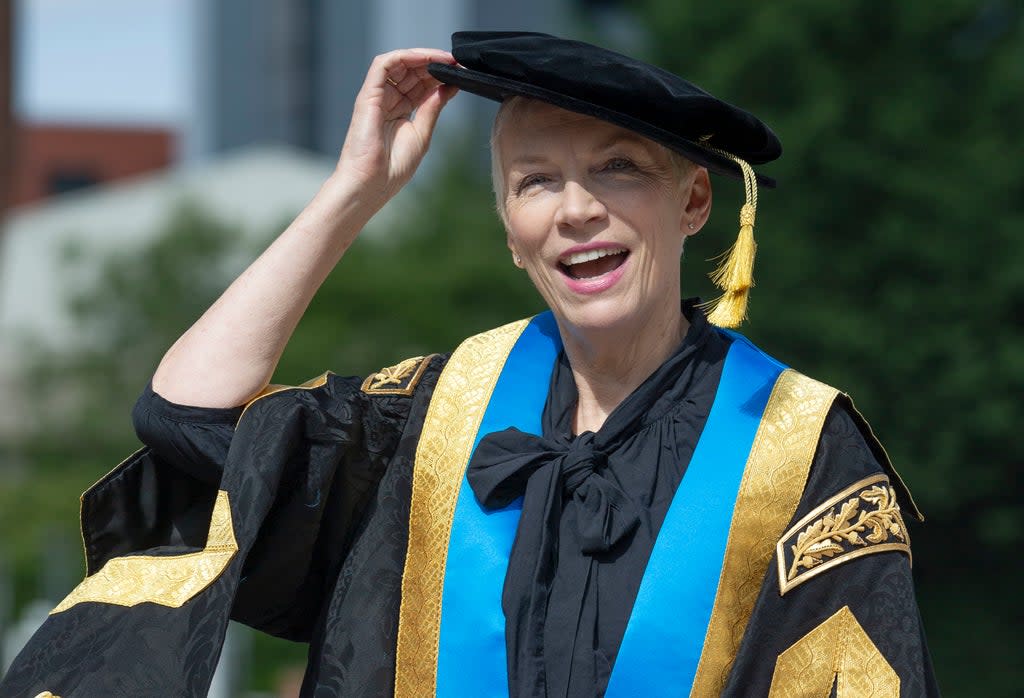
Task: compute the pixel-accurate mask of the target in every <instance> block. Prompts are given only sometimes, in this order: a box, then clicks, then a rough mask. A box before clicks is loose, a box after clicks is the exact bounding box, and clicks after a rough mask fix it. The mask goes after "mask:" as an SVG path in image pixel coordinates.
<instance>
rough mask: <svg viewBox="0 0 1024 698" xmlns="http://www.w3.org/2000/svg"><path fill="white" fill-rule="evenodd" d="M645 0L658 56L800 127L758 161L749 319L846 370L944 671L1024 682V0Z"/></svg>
mask: <svg viewBox="0 0 1024 698" xmlns="http://www.w3.org/2000/svg"><path fill="white" fill-rule="evenodd" d="M639 7H640V9H639V12H640V14H641V17H642V24H644V25H646V26H647V27H649V30H650V36H651V39H652V41H651V43H650V54H649V55H648V56H647V57H648V58H649V59H651V60H652V61H654V62H655V63H657V64H659V65H662V66H664V67H666V68H668V69H670V70H675V71H677V72H679V73H680V74H681V75H685V76H687V77H688V78H689V79H691V80H692V81H694V82H696V83H697V84H699V85H701V86H703V87H704V88H706V89H708V90H709V91H711V92H712V93H714V94H717V95H722V96H726V97H727V98H728V99H730V100H732V101H735V102H736V103H737V104H740V105H742V106H743V107H744V108H746V109H749V110H750V111H751V112H753V113H755V114H757V115H758V116H759V117H761V118H763V119H764V120H765V121H766V122H767V123H769V124H770V125H771V126H772V127H773V128H774V129H775V130H776V132H777V133H778V134H779V136H780V138H781V139H782V142H783V144H784V148H785V153H784V155H783V157H782V159H781V160H780V161H779V162H778V163H777V164H773V165H769V166H765V167H764V168H762V169H763V170H764V171H765V172H767V173H769V174H771V175H773V176H776V177H778V179H779V181H780V187H779V189H778V190H777V191H773V192H763V193H762V197H761V207H760V209H759V211H758V229H757V232H758V238H759V240H760V242H761V248H760V251H759V259H758V264H757V269H756V274H757V277H758V280H759V282H760V285H759V287H758V288H756V289H755V290H754V293H753V297H752V303H751V322H750V324H749V326H748V327H747V328H746V329H745V332H746V333H747V334H749V335H750V336H751V337H752V338H754V339H755V340H756V341H758V342H759V343H760V344H761V345H762V346H764V347H765V348H766V349H768V350H769V351H771V352H772V353H775V354H776V355H778V356H780V357H783V358H784V359H785V360H787V361H789V362H790V363H791V364H792V365H794V366H795V367H797V368H799V369H800V370H802V371H804V372H806V373H809V374H810V375H813V376H815V377H818V378H821V379H822V380H825V381H827V382H830V383H832V384H834V385H838V386H841V387H843V388H844V389H846V390H849V391H850V392H851V393H852V394H853V395H854V397H855V398H856V399H857V402H858V406H859V408H860V409H862V410H863V412H864V413H865V414H866V415H867V416H868V417H869V419H870V420H871V422H872V424H873V425H874V428H875V429H876V430H877V432H878V434H879V435H880V436H881V438H882V440H883V442H884V443H885V444H886V447H887V449H889V453H890V455H891V456H892V459H893V461H894V462H895V464H896V466H897V468H899V469H900V470H901V471H902V472H903V474H904V476H905V477H906V479H907V480H908V482H909V483H910V485H911V487H912V488H913V490H914V492H915V493H916V495H917V498H918V501H919V504H921V507H922V509H923V510H924V511H925V513H926V515H928V516H929V522H928V523H927V524H926V525H925V526H923V527H919V528H915V532H916V536H915V538H914V549H915V556H914V562H915V576H916V578H917V580H918V583H919V589H920V597H921V602H922V609H923V614H924V616H925V623H926V627H927V628H928V630H929V639H930V642H931V645H932V652H933V655H934V659H935V661H936V665H937V668H938V672H939V678H940V682H941V685H942V686H943V687H944V688H945V690H946V691H947V693H948V694H949V695H964V696H976V695H985V696H1009V695H1019V690H1020V689H1019V686H1020V684H1021V680H1022V678H1024V676H1022V669H1021V665H1020V662H1018V661H1017V660H1016V654H1017V652H1016V650H1015V649H1013V648H1014V647H1016V646H1017V643H1016V642H1015V641H1014V640H1013V639H1012V638H1014V637H1016V628H1015V627H1014V626H1015V625H1016V623H1015V622H1013V621H1017V622H1019V621H1020V620H1022V613H1021V608H1022V604H1021V602H1020V601H1019V597H1018V592H1017V584H1018V583H1019V581H1018V580H1019V579H1020V573H1021V563H1020V559H1021V558H1020V555H1019V553H1018V550H1019V548H1020V546H1021V544H1022V543H1024V510H1022V509H1021V507H1020V501H1021V496H1022V494H1024V492H1022V484H1021V480H1020V478H1019V477H1018V473H1019V472H1020V471H1021V467H1022V465H1024V447H1022V445H1021V442H1020V440H1019V438H1018V435H1017V434H1016V433H1015V430H1016V428H1019V424H1020V423H1021V421H1022V417H1024V410H1022V409H1021V395H1022V394H1024V327H1022V322H1021V320H1022V318H1024V270H1022V269H1021V267H1020V260H1024V236H1022V235H1021V231H1022V230H1024V162H1022V160H1021V159H1020V158H1019V157H1016V155H1015V153H1018V152H1019V151H1020V134H1019V130H1020V127H1021V124H1022V121H1024V5H1021V4H1020V3H1019V2H1009V1H1004V0H949V1H947V2H942V3H913V2H909V3H908V2H903V3H876V2H868V3H821V2H814V1H813V0H777V1H775V2H769V3H749V2H729V1H728V0H727V1H726V2H715V3H690V2H687V3H680V2H677V1H676V0H644V2H642V3H641V4H640V6H639ZM741 193H742V187H738V186H736V185H733V184H732V183H730V182H728V181H720V182H718V183H717V188H716V196H717V197H718V201H717V202H716V206H715V209H716V211H715V214H714V215H713V216H712V225H711V226H710V227H709V230H708V231H706V232H705V234H704V235H702V236H701V237H702V238H703V239H697V240H694V241H693V243H694V244H693V245H691V248H690V249H689V251H688V263H687V264H684V268H685V269H686V270H687V272H688V275H687V277H688V279H690V280H691V283H692V282H693V281H694V278H693V277H695V276H697V274H695V273H693V272H692V270H693V269H694V267H698V266H700V264H699V263H696V262H695V261H693V260H696V259H699V258H700V257H710V256H712V255H714V254H716V253H717V252H718V251H720V250H721V249H723V248H724V247H726V246H727V245H728V244H729V243H730V242H731V240H732V239H733V236H734V235H735V227H734V226H735V224H736V218H735V214H734V212H735V211H737V210H738V208H737V204H738V201H739V196H740V195H741ZM697 281H698V282H700V280H699V279H698V280H697ZM695 286H696V288H697V289H698V290H701V291H703V292H705V293H708V292H710V287H709V286H707V285H703V286H700V285H699V283H698V284H696V285H695ZM691 290H694V289H691ZM1011 633H1012V634H1011ZM967 637H975V638H984V641H982V642H965V641H964V640H965V638H967Z"/></svg>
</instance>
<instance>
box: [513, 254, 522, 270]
mask: <svg viewBox="0 0 1024 698" xmlns="http://www.w3.org/2000/svg"><path fill="white" fill-rule="evenodd" d="M512 262H513V263H514V264H515V265H516V266H517V267H521V266H523V258H522V257H520V256H519V253H518V252H513V253H512Z"/></svg>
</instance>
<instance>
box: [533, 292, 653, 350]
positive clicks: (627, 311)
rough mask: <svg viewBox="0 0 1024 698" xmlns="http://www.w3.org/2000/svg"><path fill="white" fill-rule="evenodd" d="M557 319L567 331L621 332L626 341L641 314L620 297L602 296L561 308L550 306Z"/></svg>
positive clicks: (633, 330)
mask: <svg viewBox="0 0 1024 698" xmlns="http://www.w3.org/2000/svg"><path fill="white" fill-rule="evenodd" d="M552 307H553V308H554V312H555V315H556V317H558V319H559V321H560V322H562V323H565V325H566V329H567V330H569V331H573V330H575V331H577V332H581V333H590V332H600V333H604V332H610V331H621V332H623V340H625V341H628V340H629V339H630V337H632V336H633V334H634V332H635V328H636V325H637V324H638V323H639V322H641V319H640V318H641V317H642V316H641V314H640V313H639V312H638V310H637V309H636V308H631V307H629V306H628V305H627V304H626V303H624V302H623V301H622V299H616V298H602V299H590V300H587V301H585V302H583V303H572V304H566V305H563V306H562V307H561V308H559V307H558V306H552Z"/></svg>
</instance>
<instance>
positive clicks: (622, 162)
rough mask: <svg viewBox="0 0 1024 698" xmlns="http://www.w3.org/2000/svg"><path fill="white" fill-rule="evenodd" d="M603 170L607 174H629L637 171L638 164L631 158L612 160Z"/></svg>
mask: <svg viewBox="0 0 1024 698" xmlns="http://www.w3.org/2000/svg"><path fill="white" fill-rule="evenodd" d="M601 169H602V170H604V171H605V172H628V171H630V170H635V169H636V163H634V162H633V161H632V160H630V159H629V158H612V159H611V160H609V161H608V162H606V163H605V164H604V165H603V166H602V167H601Z"/></svg>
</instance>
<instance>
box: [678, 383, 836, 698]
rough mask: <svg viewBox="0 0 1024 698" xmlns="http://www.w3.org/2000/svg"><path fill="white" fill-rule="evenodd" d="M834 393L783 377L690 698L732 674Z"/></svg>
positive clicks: (741, 497) (757, 441)
mask: <svg viewBox="0 0 1024 698" xmlns="http://www.w3.org/2000/svg"><path fill="white" fill-rule="evenodd" d="M836 395H838V391H836V389H835V388H831V387H829V386H827V385H824V384H823V383H819V382H817V381H815V380H812V379H810V378H808V377H806V376H803V375H801V374H799V373H797V372H796V371H793V370H786V371H783V372H782V375H780V376H779V378H778V380H777V381H776V382H775V387H774V388H773V389H772V394H771V397H769V398H768V404H767V406H766V407H765V409H764V415H763V416H762V417H761V424H760V426H759V427H758V429H757V434H756V435H755V436H754V443H753V446H752V447H751V449H750V456H749V457H748V459H747V465H746V469H745V470H744V471H743V479H742V480H741V482H740V489H739V494H738V495H737V497H736V506H735V508H734V510H733V517H732V524H731V525H730V527H729V538H728V542H727V543H726V547H725V558H724V560H723V564H722V574H721V576H720V577H719V581H718V591H717V593H716V595H715V605H714V607H713V608H712V611H711V619H710V621H709V622H708V630H707V635H706V637H705V639H704V649H703V651H702V652H701V656H700V662H699V663H698V665H697V673H696V676H695V677H694V681H693V688H692V691H691V693H690V695H691V696H695V697H696V696H700V697H704V696H708V697H710V696H718V695H721V693H722V689H723V688H724V687H725V682H726V680H727V678H728V676H729V671H730V669H731V668H732V663H733V660H734V659H735V657H736V652H737V650H738V649H739V646H740V641H741V640H742V639H743V633H744V631H745V630H746V628H747V621H749V620H750V614H751V612H752V611H753V608H754V602H755V601H756V600H757V595H758V592H759V591H760V589H761V582H762V580H763V579H764V576H765V573H766V572H767V570H768V565H769V563H770V562H771V560H772V557H773V553H774V552H775V543H776V541H778V539H779V535H780V534H781V533H782V532H783V531H784V530H785V527H786V524H788V523H789V522H790V521H791V520H792V518H793V514H794V513H795V512H796V507H797V505H798V504H799V502H800V497H801V495H802V494H803V490H804V486H805V485H806V483H807V474H808V472H809V471H810V467H811V461H812V460H813V458H814V452H815V450H816V449H817V446H818V439H819V437H820V436H821V429H822V427H823V426H824V424H825V416H826V415H827V414H828V411H829V408H830V407H831V406H832V402H833V401H834V400H835V398H836Z"/></svg>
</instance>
